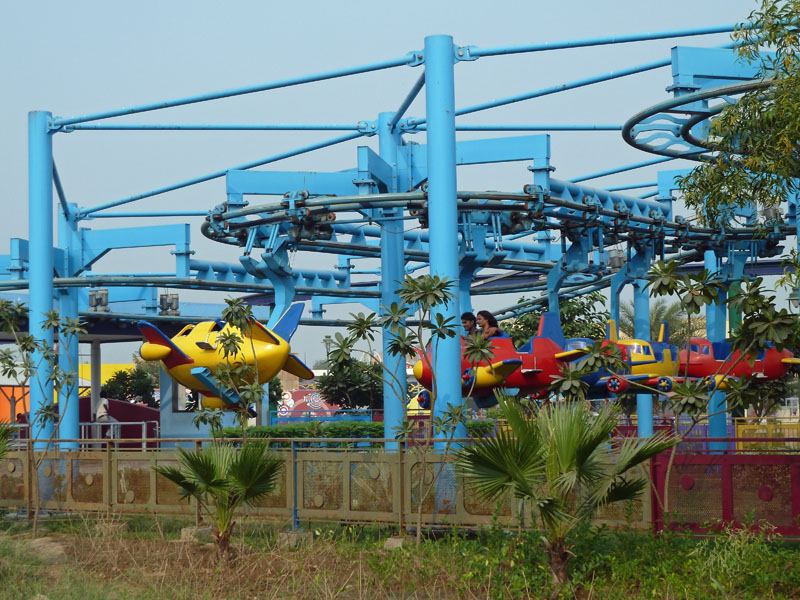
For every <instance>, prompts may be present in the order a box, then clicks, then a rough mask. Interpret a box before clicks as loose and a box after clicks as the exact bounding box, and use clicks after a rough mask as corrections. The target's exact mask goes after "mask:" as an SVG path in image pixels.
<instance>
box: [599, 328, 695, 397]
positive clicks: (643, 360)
mask: <svg viewBox="0 0 800 600" xmlns="http://www.w3.org/2000/svg"><path fill="white" fill-rule="evenodd" d="M608 339H609V341H611V342H613V343H615V344H617V346H619V348H620V350H622V351H623V354H624V356H625V359H626V360H627V362H628V365H629V369H630V372H629V373H627V374H623V375H615V376H612V377H609V378H608V382H607V384H606V385H607V387H608V389H609V391H612V392H614V393H617V394H619V393H622V392H624V391H625V390H627V389H628V387H629V385H630V383H632V382H638V383H642V384H644V385H648V386H654V387H656V388H657V389H658V390H659V391H660V392H663V393H667V392H670V391H672V387H673V385H674V384H675V382H676V381H682V379H681V378H680V377H676V376H677V375H678V366H679V362H678V347H677V346H672V345H670V343H669V332H668V330H667V324H666V323H662V324H661V328H660V329H659V331H658V340H657V341H648V340H637V339H619V338H618V336H617V325H616V323H615V322H614V320H613V319H612V320H609V322H608Z"/></svg>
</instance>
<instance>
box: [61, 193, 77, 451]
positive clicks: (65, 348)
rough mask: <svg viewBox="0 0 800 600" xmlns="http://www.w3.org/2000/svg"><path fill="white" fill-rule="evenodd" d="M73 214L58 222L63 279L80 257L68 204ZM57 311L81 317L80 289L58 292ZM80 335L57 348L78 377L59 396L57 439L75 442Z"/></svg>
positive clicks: (67, 368)
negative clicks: (79, 307)
mask: <svg viewBox="0 0 800 600" xmlns="http://www.w3.org/2000/svg"><path fill="white" fill-rule="evenodd" d="M68 208H69V211H70V212H71V213H72V214H71V215H65V214H64V211H59V219H58V245H59V247H60V248H61V249H62V250H63V252H64V264H63V266H62V269H63V270H64V272H63V273H61V274H62V275H63V276H64V277H72V276H73V275H74V274H75V272H76V266H77V263H78V261H79V260H80V257H74V256H72V255H71V254H70V250H71V251H72V252H80V243H79V239H77V236H78V232H77V222H76V220H75V219H74V217H73V216H72V215H75V214H77V212H78V206H77V205H76V204H69V205H68ZM58 312H59V316H60V317H61V319H62V320H63V319H77V318H78V290H77V289H76V288H67V289H62V290H59V295H58ZM79 360H80V359H79V357H78V336H77V335H71V336H69V337H68V338H64V337H62V338H61V339H60V340H59V345H58V365H59V367H61V368H62V369H64V370H65V371H69V372H72V373H74V374H75V380H74V381H73V383H72V384H71V385H65V386H64V387H63V388H62V389H61V390H60V391H59V394H58V403H59V407H58V412H59V415H60V419H61V422H60V424H59V426H58V437H59V438H60V439H71V440H75V439H78V438H79V437H80V424H79V416H78V412H79V411H78V408H79V407H78V402H79V400H78V361H79ZM78 447H80V444H79V443H78V442H65V443H63V444H61V448H78Z"/></svg>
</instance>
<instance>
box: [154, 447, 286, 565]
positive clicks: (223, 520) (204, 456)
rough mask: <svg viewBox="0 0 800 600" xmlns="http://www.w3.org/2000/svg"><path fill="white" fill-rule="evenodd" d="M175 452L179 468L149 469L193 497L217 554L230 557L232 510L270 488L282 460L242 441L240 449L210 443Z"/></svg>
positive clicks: (187, 496) (254, 500)
mask: <svg viewBox="0 0 800 600" xmlns="http://www.w3.org/2000/svg"><path fill="white" fill-rule="evenodd" d="M178 451H179V452H180V458H179V462H180V467H165V466H156V467H153V470H154V471H155V472H156V473H159V474H161V475H163V476H164V477H166V478H167V479H169V480H170V481H172V482H173V483H175V484H177V485H178V487H179V488H180V493H181V495H182V496H183V497H184V498H186V499H187V500H188V499H189V498H190V497H193V498H196V499H197V502H198V503H199V505H200V510H201V511H204V512H205V514H206V515H207V516H208V517H209V519H210V520H211V522H212V523H213V524H214V529H215V531H214V540H215V541H216V544H217V552H218V554H219V555H220V557H224V558H226V559H228V560H230V559H231V558H232V556H231V548H230V538H231V534H232V533H233V528H234V526H235V525H236V522H235V521H234V520H233V517H234V514H235V512H236V510H237V509H238V508H239V507H240V506H241V505H242V504H247V505H251V506H252V504H253V503H254V502H256V501H257V500H258V499H259V498H263V497H264V496H265V495H266V494H268V493H270V492H271V491H272V490H273V489H274V487H275V484H276V483H277V481H278V476H279V475H280V474H281V472H282V471H283V459H281V458H279V457H277V456H275V455H273V454H271V453H270V452H268V450H267V446H266V444H263V443H259V442H250V443H246V444H244V445H243V447H242V448H241V450H238V449H236V448H234V447H233V446H231V445H229V444H224V443H220V442H214V443H213V444H212V446H211V447H210V448H209V449H208V450H200V451H197V452H186V451H185V450H183V449H182V448H178Z"/></svg>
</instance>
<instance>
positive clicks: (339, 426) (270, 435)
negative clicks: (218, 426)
mask: <svg viewBox="0 0 800 600" xmlns="http://www.w3.org/2000/svg"><path fill="white" fill-rule="evenodd" d="M222 435H223V436H224V437H231V438H238V437H241V431H240V429H239V428H238V427H226V428H225V429H223V430H222ZM247 436H248V437H249V438H254V439H255V438H258V439H275V438H349V439H363V438H373V439H374V438H382V437H383V423H380V422H373V421H332V422H330V423H323V424H322V425H320V422H319V421H309V422H305V423H287V424H284V425H271V426H266V425H260V426H256V427H248V428H247ZM302 445H303V446H306V445H308V442H304V443H303V444H302ZM325 445H326V446H330V447H338V446H345V445H347V443H346V442H333V443H330V444H325ZM275 446H276V447H284V448H286V447H289V444H288V443H286V442H284V443H276V444H275Z"/></svg>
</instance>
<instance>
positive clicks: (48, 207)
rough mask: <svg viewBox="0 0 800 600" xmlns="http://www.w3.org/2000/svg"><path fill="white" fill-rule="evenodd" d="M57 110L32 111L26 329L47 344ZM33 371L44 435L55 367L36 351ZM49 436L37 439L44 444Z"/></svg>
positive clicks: (33, 409)
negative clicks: (44, 411) (44, 409)
mask: <svg viewBox="0 0 800 600" xmlns="http://www.w3.org/2000/svg"><path fill="white" fill-rule="evenodd" d="M52 117H53V115H52V114H51V113H49V112H44V111H33V112H30V113H28V237H29V240H30V241H29V243H30V246H29V254H28V260H29V279H30V306H29V307H28V308H29V311H30V312H29V317H28V331H29V332H30V334H31V335H32V336H33V338H34V339H35V340H36V341H37V342H39V343H40V344H44V345H45V346H52V345H53V332H52V330H48V329H46V328H45V327H44V322H45V320H46V318H47V313H48V312H50V311H51V310H52V309H53V138H52V135H51V133H50V128H49V124H50V121H51V120H52ZM33 363H34V365H35V367H36V368H35V370H34V372H33V375H32V376H31V379H30V423H31V437H32V438H33V439H36V440H46V439H48V438H49V437H50V435H51V433H52V423H49V424H44V426H43V423H42V422H41V420H40V419H39V418H37V413H39V411H40V410H41V408H42V407H43V406H45V405H49V404H52V402H53V383H52V381H50V375H51V373H52V367H51V366H50V365H49V364H48V362H47V360H45V358H44V355H43V354H42V352H35V353H34V355H33ZM46 445H47V443H46V442H45V441H40V442H37V443H36V445H35V447H36V448H37V449H39V448H41V449H44V448H45V447H46Z"/></svg>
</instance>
